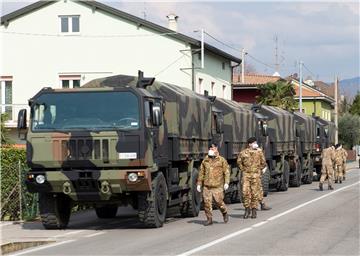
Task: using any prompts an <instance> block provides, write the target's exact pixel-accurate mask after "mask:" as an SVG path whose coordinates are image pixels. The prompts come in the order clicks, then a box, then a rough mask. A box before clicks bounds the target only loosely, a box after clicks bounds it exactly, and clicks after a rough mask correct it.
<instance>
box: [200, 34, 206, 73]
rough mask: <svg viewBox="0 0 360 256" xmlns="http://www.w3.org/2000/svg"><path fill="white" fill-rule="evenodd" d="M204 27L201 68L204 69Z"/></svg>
mask: <svg viewBox="0 0 360 256" xmlns="http://www.w3.org/2000/svg"><path fill="white" fill-rule="evenodd" d="M204 37H205V36H204V29H203V28H202V29H201V68H202V69H204V56H205V54H204V40H205V38H204Z"/></svg>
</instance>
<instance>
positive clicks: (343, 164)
mask: <svg viewBox="0 0 360 256" xmlns="http://www.w3.org/2000/svg"><path fill="white" fill-rule="evenodd" d="M340 151H341V152H342V157H343V163H342V171H343V179H345V174H346V160H347V156H348V153H347V151H346V149H344V148H341V149H340Z"/></svg>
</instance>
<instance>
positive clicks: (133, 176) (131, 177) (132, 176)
mask: <svg viewBox="0 0 360 256" xmlns="http://www.w3.org/2000/svg"><path fill="white" fill-rule="evenodd" d="M128 180H129V181H131V182H135V181H137V180H138V175H137V174H136V173H135V172H132V173H129V174H128Z"/></svg>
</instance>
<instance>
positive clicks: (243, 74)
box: [241, 48, 245, 84]
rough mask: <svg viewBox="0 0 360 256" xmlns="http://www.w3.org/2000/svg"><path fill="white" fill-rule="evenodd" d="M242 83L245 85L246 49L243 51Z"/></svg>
mask: <svg viewBox="0 0 360 256" xmlns="http://www.w3.org/2000/svg"><path fill="white" fill-rule="evenodd" d="M241 83H242V84H244V83H245V48H242V49H241Z"/></svg>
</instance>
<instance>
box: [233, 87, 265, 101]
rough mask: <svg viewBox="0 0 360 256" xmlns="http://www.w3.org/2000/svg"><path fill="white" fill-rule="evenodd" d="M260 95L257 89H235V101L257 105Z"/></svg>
mask: <svg viewBox="0 0 360 256" xmlns="http://www.w3.org/2000/svg"><path fill="white" fill-rule="evenodd" d="M258 95H260V91H259V90H257V89H241V90H239V89H233V100H235V101H238V102H246V103H255V102H256V96H258Z"/></svg>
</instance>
